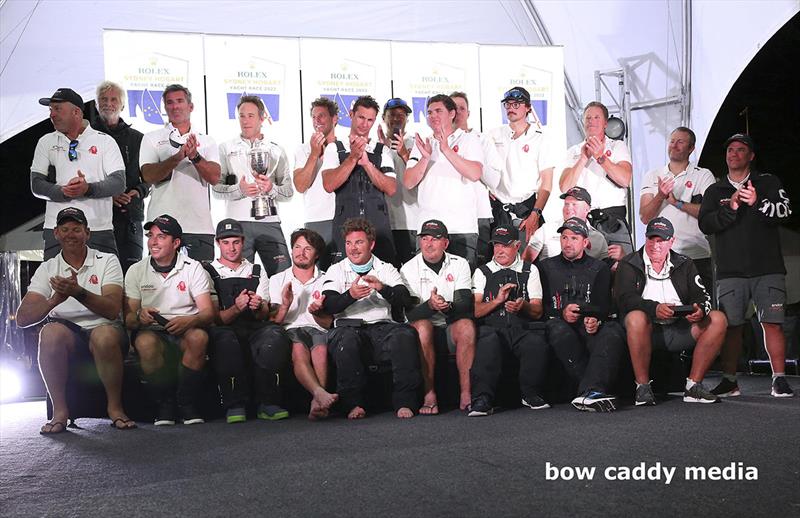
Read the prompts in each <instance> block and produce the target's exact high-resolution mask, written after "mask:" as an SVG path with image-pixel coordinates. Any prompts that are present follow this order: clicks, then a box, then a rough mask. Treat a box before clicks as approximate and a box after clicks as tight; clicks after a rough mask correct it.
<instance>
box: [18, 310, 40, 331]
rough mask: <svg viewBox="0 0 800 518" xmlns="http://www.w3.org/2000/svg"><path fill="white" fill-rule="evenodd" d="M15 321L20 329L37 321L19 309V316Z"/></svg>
mask: <svg viewBox="0 0 800 518" xmlns="http://www.w3.org/2000/svg"><path fill="white" fill-rule="evenodd" d="M15 321H16V322H17V327H19V328H20V329H25V328H26V327H31V326H32V325H33V324H35V323H36V322H34V321H33V319H32V318H30V317H29V316H28V315H26V314H25V313H22V312H19V311H17V316H16V317H15Z"/></svg>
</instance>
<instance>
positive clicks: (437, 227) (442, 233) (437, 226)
mask: <svg viewBox="0 0 800 518" xmlns="http://www.w3.org/2000/svg"><path fill="white" fill-rule="evenodd" d="M417 235H418V236H433V237H444V238H447V239H449V238H450V235H449V234H448V233H447V227H446V226H445V225H444V223H442V222H441V221H439V220H438V219H429V220H428V221H426V222H425V223H423V224H422V228H421V229H420V231H419V232H417Z"/></svg>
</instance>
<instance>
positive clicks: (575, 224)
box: [557, 216, 589, 237]
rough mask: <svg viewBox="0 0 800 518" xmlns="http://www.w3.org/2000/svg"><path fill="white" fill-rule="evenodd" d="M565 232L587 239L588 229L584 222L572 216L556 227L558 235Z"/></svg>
mask: <svg viewBox="0 0 800 518" xmlns="http://www.w3.org/2000/svg"><path fill="white" fill-rule="evenodd" d="M565 230H571V231H573V232H575V233H576V234H580V235H582V236H583V237H589V227H588V226H586V222H585V221H583V220H582V219H581V218H578V217H574V216H573V217H571V218H569V219H567V220H565V221H564V224H563V225H561V226H560V227H558V230H557V232H558V233H559V234H560V233H562V232H564V231H565Z"/></svg>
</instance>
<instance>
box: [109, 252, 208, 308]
mask: <svg viewBox="0 0 800 518" xmlns="http://www.w3.org/2000/svg"><path fill="white" fill-rule="evenodd" d="M211 285H212V283H211V277H210V276H209V275H208V272H207V271H206V270H205V268H203V265H202V264H200V262H198V261H195V260H194V259H192V258H190V257H189V256H187V255H183V254H179V255H178V260H177V262H176V263H175V268H173V269H172V270H171V271H170V272H169V273H168V274H167V276H166V277H164V276H163V275H161V274H160V273H158V272H157V271H155V270H154V269H153V267H152V266H151V265H150V257H149V256H148V257H145V258H144V259H142V260H141V261H139V262H137V263H134V264H133V265H132V266H131V267H130V268H129V269H128V273H127V275H125V296H126V297H128V298H130V299H136V300H138V301H140V302H141V306H142V307H154V308H156V309H158V310H159V312H160V313H161V315H163V316H164V318H166V319H170V318H173V317H179V316H185V315H196V314H197V313H199V312H200V310H198V309H197V303H196V302H195V298H196V297H197V296H199V295H202V294H203V293H211Z"/></svg>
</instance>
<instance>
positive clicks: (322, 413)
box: [308, 399, 328, 421]
mask: <svg viewBox="0 0 800 518" xmlns="http://www.w3.org/2000/svg"><path fill="white" fill-rule="evenodd" d="M326 417H328V409H327V408H322V407H321V406H320V405H319V403H318V402H317V400H316V399H312V400H311V409H310V410H309V411H308V418H309V419H310V420H312V421H316V420H317V419H325V418H326Z"/></svg>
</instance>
